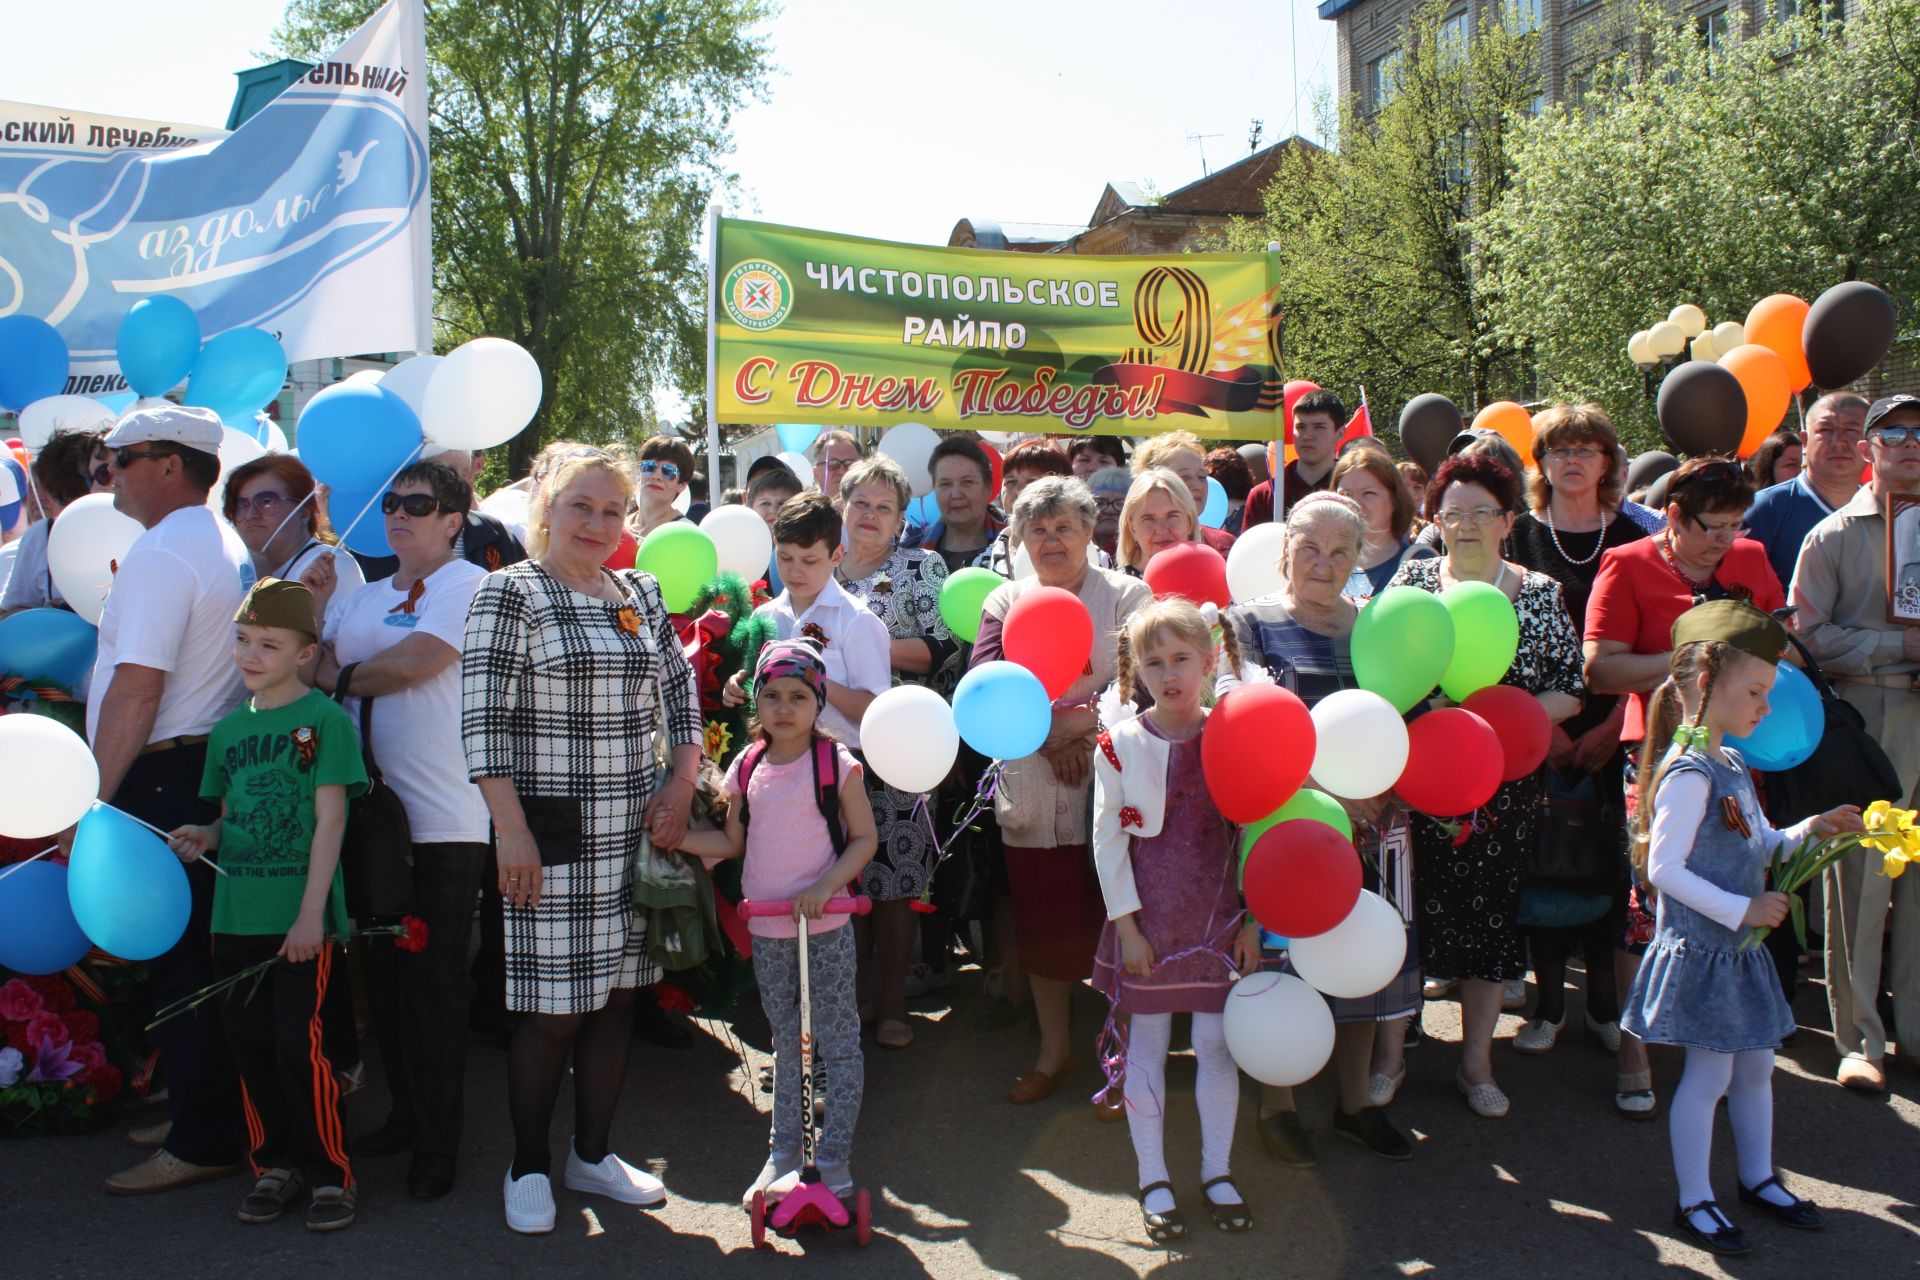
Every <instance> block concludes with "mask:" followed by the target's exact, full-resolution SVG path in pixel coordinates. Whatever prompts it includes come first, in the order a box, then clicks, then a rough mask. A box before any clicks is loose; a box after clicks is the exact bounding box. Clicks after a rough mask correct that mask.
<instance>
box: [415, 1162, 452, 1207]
mask: <svg viewBox="0 0 1920 1280" xmlns="http://www.w3.org/2000/svg"><path fill="white" fill-rule="evenodd" d="M451 1190H453V1161H452V1160H451V1159H449V1158H448V1157H446V1156H440V1155H435V1154H433V1153H432V1152H431V1151H420V1152H416V1153H415V1154H414V1157H413V1164H412V1165H411V1166H409V1167H408V1169H407V1194H408V1195H410V1196H412V1197H413V1198H414V1199H415V1200H438V1199H439V1198H440V1197H441V1196H444V1195H445V1194H447V1192H449V1191H451Z"/></svg>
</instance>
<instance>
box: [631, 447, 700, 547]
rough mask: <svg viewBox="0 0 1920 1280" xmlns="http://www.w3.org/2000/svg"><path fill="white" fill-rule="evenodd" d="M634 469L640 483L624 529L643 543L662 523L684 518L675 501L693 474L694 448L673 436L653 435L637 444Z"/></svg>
mask: <svg viewBox="0 0 1920 1280" xmlns="http://www.w3.org/2000/svg"><path fill="white" fill-rule="evenodd" d="M634 471H635V472H636V473H637V476H638V479H639V482H640V483H639V484H638V486H637V487H636V489H635V492H634V500H635V504H636V505H635V508H634V511H633V513H632V514H631V515H629V516H628V517H627V528H628V529H629V530H630V531H631V532H632V533H633V536H634V540H635V541H637V542H644V541H646V537H647V535H648V534H650V533H652V532H653V531H654V530H655V529H658V528H659V527H660V526H661V525H663V524H672V523H673V522H674V521H675V520H684V519H685V518H686V517H685V516H683V515H682V514H681V513H680V508H679V507H678V506H676V505H675V504H676V503H678V502H679V501H680V495H682V494H684V493H685V492H686V491H687V481H688V480H689V479H690V478H691V477H692V475H693V450H691V449H689V448H687V446H686V445H684V444H682V443H681V442H680V441H678V440H676V439H674V438H673V437H672V436H654V437H652V438H650V439H649V440H648V441H647V442H646V443H645V444H643V445H641V446H640V461H639V463H638V464H636V466H635V467H634Z"/></svg>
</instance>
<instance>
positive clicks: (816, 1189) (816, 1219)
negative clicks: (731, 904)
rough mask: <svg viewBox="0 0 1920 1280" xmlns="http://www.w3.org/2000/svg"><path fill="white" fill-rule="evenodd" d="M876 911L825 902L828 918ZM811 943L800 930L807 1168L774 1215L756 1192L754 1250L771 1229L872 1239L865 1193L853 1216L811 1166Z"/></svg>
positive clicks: (746, 915) (749, 907)
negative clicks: (822, 1230) (848, 1231)
mask: <svg viewBox="0 0 1920 1280" xmlns="http://www.w3.org/2000/svg"><path fill="white" fill-rule="evenodd" d="M871 910H873V899H871V898H835V899H833V900H832V901H830V902H829V903H827V914H828V915H857V916H864V915H866V914H867V913H868V912H869V911H871ZM792 914H793V901H792V900H791V899H788V900H786V901H784V902H746V901H742V902H741V903H740V918H741V919H742V920H749V919H752V918H753V917H755V916H791V915H792ZM807 942H808V931H807V929H806V928H805V927H804V926H803V927H802V928H801V930H800V937H799V948H800V1153H801V1155H802V1156H803V1157H805V1160H806V1165H805V1167H804V1168H803V1169H801V1171H800V1181H799V1184H798V1185H796V1186H795V1187H794V1188H793V1190H791V1191H789V1192H787V1193H786V1194H785V1195H784V1196H782V1197H780V1199H779V1200H778V1201H777V1202H776V1203H775V1204H774V1205H773V1212H772V1214H771V1215H769V1214H768V1212H767V1193H766V1192H764V1191H756V1192H754V1193H753V1207H752V1212H753V1247H754V1248H756V1249H758V1248H760V1247H761V1246H762V1245H764V1244H765V1243H766V1242H767V1227H768V1226H769V1225H771V1226H772V1227H773V1229H774V1230H775V1231H778V1232H780V1233H781V1234H783V1235H793V1234H795V1233H796V1232H798V1231H799V1229H800V1228H801V1227H806V1226H818V1227H825V1228H826V1229H827V1230H829V1231H844V1230H846V1228H847V1227H848V1225H849V1224H851V1225H852V1227H853V1239H854V1242H855V1243H856V1244H860V1245H865V1244H866V1243H867V1242H868V1241H869V1240H871V1239H873V1198H872V1197H871V1196H869V1195H868V1194H867V1189H866V1188H865V1187H861V1188H860V1189H859V1190H857V1191H855V1192H854V1195H853V1212H852V1213H851V1214H849V1213H848V1212H847V1206H846V1204H845V1202H844V1201H842V1200H841V1199H840V1197H839V1196H837V1195H835V1194H834V1193H833V1192H832V1191H830V1190H828V1189H827V1184H826V1183H824V1182H822V1181H820V1170H819V1169H818V1168H817V1167H816V1166H815V1165H814V1162H813V992H812V990H811V989H810V986H809V983H808V979H807Z"/></svg>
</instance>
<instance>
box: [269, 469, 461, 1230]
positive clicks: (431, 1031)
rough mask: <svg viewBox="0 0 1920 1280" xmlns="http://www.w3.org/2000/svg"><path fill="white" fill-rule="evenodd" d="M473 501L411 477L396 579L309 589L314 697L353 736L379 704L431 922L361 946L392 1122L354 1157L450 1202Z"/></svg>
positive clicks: (389, 523)
mask: <svg viewBox="0 0 1920 1280" xmlns="http://www.w3.org/2000/svg"><path fill="white" fill-rule="evenodd" d="M263 461H264V459H263ZM472 500H473V491H472V489H471V488H470V487H469V486H468V484H467V482H466V480H465V479H464V478H462V477H461V476H460V474H459V473H458V472H456V471H454V470H453V468H451V467H448V466H444V465H442V464H440V463H437V462H416V463H414V464H413V465H412V466H409V467H407V468H406V469H405V470H403V471H401V472H400V474H399V475H397V476H395V477H394V479H393V484H392V485H391V487H389V488H388V490H387V491H386V492H385V493H384V494H382V495H381V498H380V502H379V515H380V518H382V519H384V520H385V522H386V531H387V541H388V543H389V544H390V545H391V546H392V547H393V553H394V556H395V558H396V559H397V560H398V562H399V568H397V569H395V570H394V573H393V576H392V577H390V578H382V579H380V580H379V581H378V582H371V583H365V584H360V585H355V586H352V587H350V588H349V587H344V585H343V588H342V589H341V590H339V591H338V592H337V593H336V592H335V590H334V585H335V584H334V580H333V578H332V575H331V572H330V568H329V567H321V566H316V568H315V571H314V572H313V573H312V574H311V575H309V586H311V587H312V588H313V591H314V595H315V597H316V601H317V602H318V603H320V604H321V605H322V607H323V608H326V625H325V628H324V630H325V638H326V644H325V645H324V647H323V649H322V652H321V657H320V667H319V670H318V671H317V672H316V677H315V682H316V683H317V684H318V686H319V687H320V688H321V689H323V690H325V691H327V692H329V693H332V694H333V695H334V696H335V697H337V698H339V699H341V700H342V701H343V702H344V703H346V705H347V709H348V711H349V712H350V713H351V714H352V715H353V717H354V722H355V723H356V724H360V723H361V700H362V699H372V704H373V705H372V708H371V714H370V716H369V717H368V719H367V721H366V724H367V727H368V730H369V732H370V733H371V735H372V737H371V741H370V743H369V744H368V745H369V746H371V747H372V749H373V758H374V760H375V762H376V763H377V764H378V765H379V767H380V770H381V772H382V774H383V776H384V777H385V779H386V781H387V783H388V785H390V786H391V787H392V788H393V789H394V791H395V792H396V793H397V794H398V795H399V797H400V802H401V804H402V805H403V806H404V807H405V809H406V811H407V823H408V826H409V828H410V830H411V834H412V837H413V902H414V914H415V915H417V916H419V917H420V918H421V919H423V920H424V921H426V924H427V948H426V950H425V951H423V952H420V953H418V954H412V955H409V954H404V953H402V952H400V951H398V950H396V949H395V947H394V945H393V942H392V940H391V939H386V938H382V939H379V940H377V941H375V942H373V943H371V944H369V946H368V947H367V952H366V966H367V979H368V982H367V991H368V995H369V998H370V1000H371V1003H372V1012H373V1030H374V1036H375V1037H376V1038H377V1039H378V1040H379V1042H380V1057H381V1060H382V1061H383V1062H384V1063H386V1067H387V1087H388V1090H389V1092H390V1094H391V1097H392V1104H391V1107H392V1109H391V1111H390V1112H389V1113H388V1116H387V1120H386V1123H385V1124H383V1125H382V1126H381V1127H380V1128H378V1129H376V1130H375V1131H373V1132H372V1133H370V1134H366V1135H364V1136H362V1137H361V1138H360V1139H358V1140H357V1141H355V1142H354V1144H353V1153H354V1155H355V1156H356V1157H373V1156H383V1155H389V1154H392V1153H394V1152H398V1151H404V1150H407V1149H409V1148H411V1150H412V1152H413V1163H412V1167H411V1168H410V1169H409V1170H408V1172H407V1192H408V1194H409V1195H411V1196H413V1197H414V1198H415V1199H417V1200H432V1199H437V1198H439V1197H440V1196H443V1195H445V1194H446V1193H447V1192H448V1191H449V1190H451V1189H452V1187H453V1171H454V1158H455V1157H456V1156H457V1155H458V1154H459V1150H460V1129H461V1106H462V1100H461V1086H462V1084H463V1083H464V1081H465V1079H466V1043H467V1025H466V1012H467V1011H466V1001H465V1000H464V999H463V993H464V989H465V986H466V977H467V973H466V970H467V945H468V940H469V938H470V937H471V936H472V928H473V907H474V903H475V902H476V901H477V900H478V898H479V896H480V891H481V887H482V884H481V881H482V875H483V871H484V868H485V866H486V863H487V840H488V832H487V806H486V802H485V801H484V800H482V799H481V796H480V788H479V787H477V786H475V785H474V784H473V782H472V781H471V780H469V778H468V777H467V761H466V754H465V750H464V747H463V745H462V741H461V737H460V655H461V652H462V650H463V649H464V648H465V646H466V633H467V611H468V608H469V606H471V605H472V603H473V595H474V592H475V591H477V590H478V589H479V586H480V584H481V583H482V582H484V581H486V577H487V571H486V570H485V569H483V568H481V567H480V566H479V565H476V564H471V563H469V562H468V561H466V560H465V559H462V558H459V557H456V556H455V555H454V554H453V547H454V541H455V540H456V539H457V538H458V537H459V535H460V530H461V528H462V527H463V526H464V524H465V522H466V518H467V509H468V508H469V506H471V505H472ZM368 518H369V519H372V518H374V517H373V516H371V515H369V516H368ZM343 559H346V558H345V557H336V558H335V559H334V560H333V561H331V562H327V561H323V562H321V564H322V566H329V565H337V564H338V563H339V561H340V560H343ZM346 563H347V564H348V565H351V564H352V561H351V560H350V559H346ZM329 595H331V596H333V601H332V606H331V607H330V608H329V607H327V597H328V596H329Z"/></svg>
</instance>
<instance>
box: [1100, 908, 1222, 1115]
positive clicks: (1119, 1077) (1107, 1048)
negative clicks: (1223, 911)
mask: <svg viewBox="0 0 1920 1280" xmlns="http://www.w3.org/2000/svg"><path fill="white" fill-rule="evenodd" d="M1246 918H1247V913H1246V912H1245V911H1236V912H1234V913H1233V917H1232V918H1231V919H1230V920H1228V921H1227V924H1226V927H1225V928H1224V929H1221V930H1220V931H1218V932H1217V933H1215V934H1214V935H1213V936H1212V937H1211V938H1209V939H1208V940H1207V941H1205V942H1202V943H1199V944H1197V945H1195V946H1191V947H1188V948H1186V949H1185V950H1184V951H1176V952H1174V953H1173V954H1172V955H1167V956H1161V957H1159V958H1158V959H1156V960H1155V961H1154V962H1153V967H1152V968H1151V969H1149V970H1147V977H1149V978H1151V977H1152V976H1153V975H1154V974H1156V973H1158V972H1160V970H1162V969H1164V968H1166V967H1167V966H1168V965H1170V964H1178V963H1179V962H1180V961H1182V960H1190V959H1192V958H1193V957H1195V956H1211V957H1213V958H1214V959H1216V960H1218V961H1219V962H1220V963H1221V964H1222V965H1225V966H1226V970H1227V979H1228V981H1229V982H1231V981H1233V980H1234V979H1237V978H1239V977H1240V968H1239V966H1238V965H1236V964H1235V963H1234V961H1233V953H1232V952H1231V951H1229V950H1227V948H1228V947H1230V946H1231V945H1232V944H1233V939H1234V938H1235V937H1236V936H1238V934H1239V932H1240V926H1241V924H1242V922H1244V921H1245V920H1246ZM1223 943H1224V945H1223ZM1119 959H1120V957H1119V955H1118V953H1117V951H1116V954H1115V956H1114V971H1113V985H1112V986H1111V987H1110V988H1108V989H1107V990H1105V991H1102V992H1101V993H1100V994H1101V995H1103V996H1105V997H1106V999H1107V1017H1106V1021H1105V1022H1103V1023H1102V1024H1101V1026H1100V1034H1099V1035H1097V1036H1095V1037H1094V1040H1093V1056H1094V1059H1095V1061H1096V1062H1097V1063H1098V1064H1099V1067H1100V1075H1101V1078H1102V1079H1103V1080H1104V1081H1105V1082H1106V1083H1105V1084H1103V1085H1101V1087H1100V1090H1099V1092H1097V1093H1095V1094H1094V1095H1093V1101H1094V1102H1095V1103H1105V1104H1107V1105H1112V1103H1113V1102H1114V1101H1116V1100H1117V1101H1121V1102H1126V1076H1127V1031H1126V1028H1124V1027H1122V1026H1121V1025H1120V988H1121V986H1122V985H1123V984H1124V983H1125V982H1126V979H1127V976H1128V975H1127V972H1126V970H1125V969H1123V968H1121V967H1120V964H1119ZM1228 994H1232V993H1231V992H1229V993H1228ZM1127 1105H1128V1106H1132V1105H1133V1104H1132V1103H1131V1102H1128V1103H1127ZM1154 1105H1155V1106H1158V1105H1159V1100H1158V1099H1157V1098H1156V1099H1154ZM1142 1114H1145V1113H1144V1112H1143V1113H1142Z"/></svg>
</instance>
